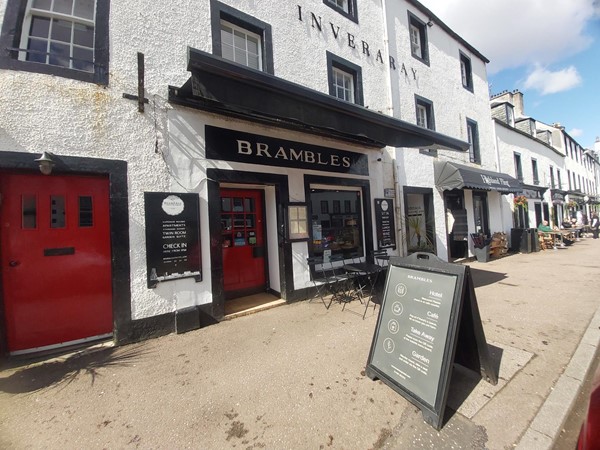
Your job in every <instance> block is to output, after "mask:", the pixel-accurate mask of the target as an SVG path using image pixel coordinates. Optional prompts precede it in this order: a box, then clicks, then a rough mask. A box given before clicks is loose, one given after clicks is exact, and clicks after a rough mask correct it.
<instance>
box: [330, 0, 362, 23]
mask: <svg viewBox="0 0 600 450" xmlns="http://www.w3.org/2000/svg"><path fill="white" fill-rule="evenodd" d="M323 3H325V4H326V5H327V6H329V7H331V8H333V9H335V10H336V11H338V12H339V13H340V14H342V15H343V16H346V17H347V18H348V19H350V20H352V21H354V22H358V15H357V13H356V0H323Z"/></svg>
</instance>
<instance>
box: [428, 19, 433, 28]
mask: <svg viewBox="0 0 600 450" xmlns="http://www.w3.org/2000/svg"><path fill="white" fill-rule="evenodd" d="M427 26H428V27H432V26H433V20H431V19H429V22H427Z"/></svg>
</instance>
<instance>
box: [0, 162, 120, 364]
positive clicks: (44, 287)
mask: <svg viewBox="0 0 600 450" xmlns="http://www.w3.org/2000/svg"><path fill="white" fill-rule="evenodd" d="M0 195H1V204H0V221H1V228H0V261H1V268H0V270H1V276H2V295H3V303H4V318H5V325H6V335H7V340H8V350H9V351H10V352H21V351H24V350H31V349H43V348H48V347H52V346H57V345H61V344H67V343H74V342H78V341H82V340H85V339H88V338H92V337H98V336H103V335H106V334H110V333H112V328H113V327H112V321H113V320H112V281H111V279H112V275H111V247H110V221H109V180H108V178H104V177H84V176H55V175H52V176H44V175H14V174H8V173H0Z"/></svg>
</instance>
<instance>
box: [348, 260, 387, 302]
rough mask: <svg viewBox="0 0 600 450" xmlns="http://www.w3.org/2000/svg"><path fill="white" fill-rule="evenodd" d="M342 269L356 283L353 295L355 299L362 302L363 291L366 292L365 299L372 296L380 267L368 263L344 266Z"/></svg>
mask: <svg viewBox="0 0 600 450" xmlns="http://www.w3.org/2000/svg"><path fill="white" fill-rule="evenodd" d="M343 269H344V270H345V271H346V272H348V273H350V274H352V276H353V277H354V278H355V280H356V283H354V295H355V296H356V298H358V299H359V300H361V302H362V298H363V296H364V295H365V292H364V291H365V290H367V294H366V296H367V297H369V296H371V295H372V294H373V291H374V288H375V283H376V282H377V275H379V272H380V271H381V270H382V267H381V266H380V265H378V264H373V263H370V262H357V263H352V264H346V265H344V267H343Z"/></svg>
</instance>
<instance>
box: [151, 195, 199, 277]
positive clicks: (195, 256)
mask: <svg viewBox="0 0 600 450" xmlns="http://www.w3.org/2000/svg"><path fill="white" fill-rule="evenodd" d="M198 205H199V201H198V194H187V193H185V194H183V193H169V192H145V193H144V207H145V218H146V265H147V278H148V287H149V288H154V287H156V286H157V284H158V283H159V282H163V281H169V280H175V279H179V278H190V277H193V278H195V279H196V281H202V270H201V266H200V224H199V206H198Z"/></svg>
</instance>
